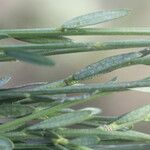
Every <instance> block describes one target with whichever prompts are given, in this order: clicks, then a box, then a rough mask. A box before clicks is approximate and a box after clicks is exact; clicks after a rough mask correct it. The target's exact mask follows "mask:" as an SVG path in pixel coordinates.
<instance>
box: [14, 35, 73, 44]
mask: <svg viewBox="0 0 150 150" xmlns="http://www.w3.org/2000/svg"><path fill="white" fill-rule="evenodd" d="M16 39H17V40H20V41H24V42H28V43H34V44H46V43H62V42H64V43H65V42H72V40H71V39H69V38H66V37H59V36H58V37H51V38H50V37H49V38H48V37H47V38H46V37H45V38H44V37H37V38H16Z"/></svg>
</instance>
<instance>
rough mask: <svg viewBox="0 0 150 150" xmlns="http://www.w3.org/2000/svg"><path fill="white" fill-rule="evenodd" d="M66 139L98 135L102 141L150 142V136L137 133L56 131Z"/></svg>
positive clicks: (82, 130)
mask: <svg viewBox="0 0 150 150" xmlns="http://www.w3.org/2000/svg"><path fill="white" fill-rule="evenodd" d="M55 132H56V133H57V134H60V135H62V136H64V137H78V136H92V135H97V136H99V137H100V139H101V140H105V139H122V140H131V141H150V135H149V134H145V133H141V132H136V131H124V132H122V131H111V132H110V131H103V130H101V129H98V128H96V129H95V128H91V129H69V128H61V129H57V130H56V131H55Z"/></svg>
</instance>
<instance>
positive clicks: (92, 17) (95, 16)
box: [62, 9, 129, 28]
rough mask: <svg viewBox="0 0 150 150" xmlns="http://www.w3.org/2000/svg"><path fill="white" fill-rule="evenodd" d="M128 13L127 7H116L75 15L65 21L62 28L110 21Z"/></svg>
mask: <svg viewBox="0 0 150 150" xmlns="http://www.w3.org/2000/svg"><path fill="white" fill-rule="evenodd" d="M128 13H129V10H127V9H116V10H111V11H97V12H94V13H90V14H86V15H83V16H79V17H75V18H73V19H71V20H69V21H67V22H65V23H64V24H63V25H62V27H63V28H79V27H85V26H89V25H95V24H98V23H102V22H106V21H111V20H113V19H116V18H120V17H123V16H125V15H127V14H128Z"/></svg>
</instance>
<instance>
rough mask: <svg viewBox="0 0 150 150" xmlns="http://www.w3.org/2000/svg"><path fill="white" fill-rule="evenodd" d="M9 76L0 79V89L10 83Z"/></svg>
mask: <svg viewBox="0 0 150 150" xmlns="http://www.w3.org/2000/svg"><path fill="white" fill-rule="evenodd" d="M10 79H11V77H10V76H4V77H1V78H0V87H1V86H3V85H5V84H7V83H8V82H9V81H10Z"/></svg>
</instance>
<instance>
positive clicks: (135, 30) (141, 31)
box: [0, 27, 150, 38]
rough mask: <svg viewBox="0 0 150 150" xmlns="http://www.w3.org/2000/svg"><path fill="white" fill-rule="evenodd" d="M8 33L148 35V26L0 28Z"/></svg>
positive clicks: (27, 35) (17, 35)
mask: <svg viewBox="0 0 150 150" xmlns="http://www.w3.org/2000/svg"><path fill="white" fill-rule="evenodd" d="M4 34H5V35H9V36H10V37H14V38H37V37H39V36H40V37H54V36H71V35H150V28H149V27H122V28H77V29H61V28H37V29H6V30H0V35H4Z"/></svg>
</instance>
